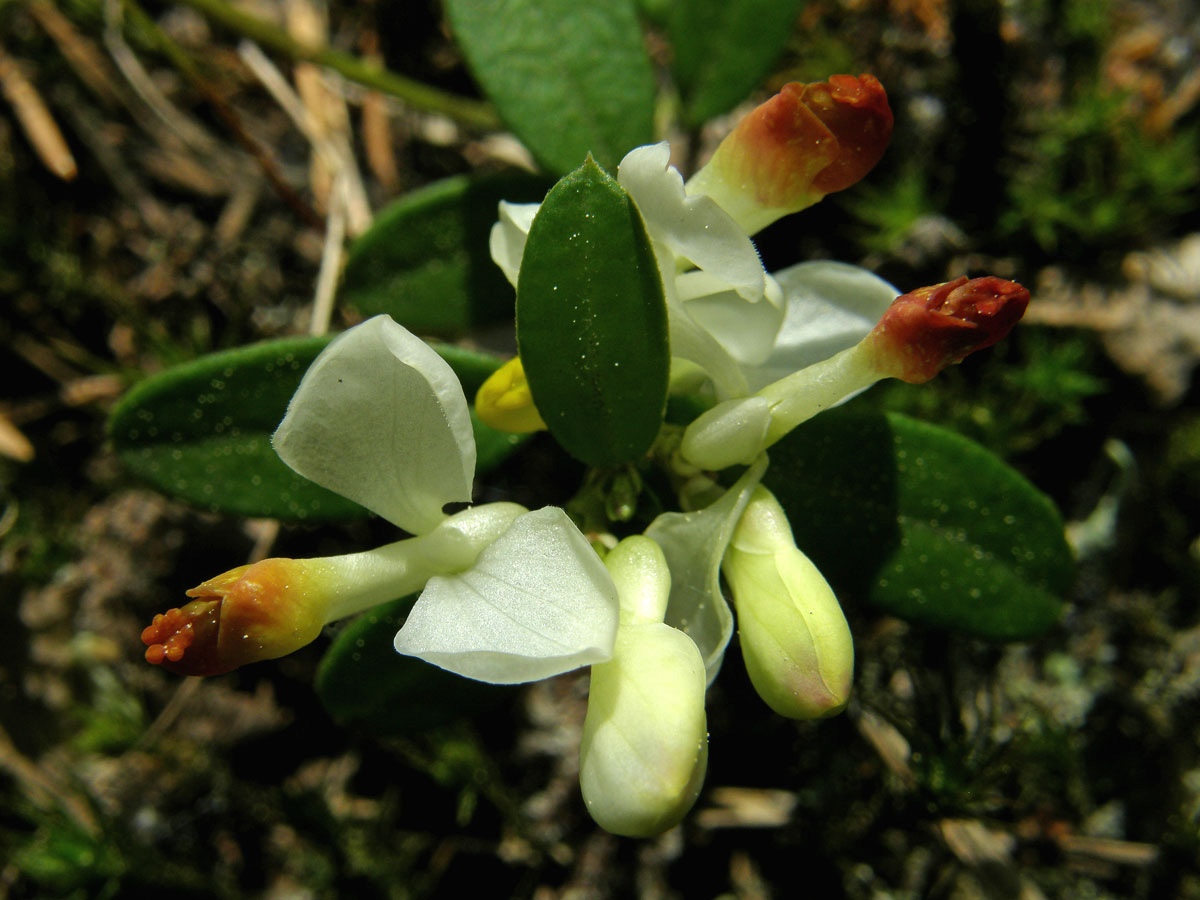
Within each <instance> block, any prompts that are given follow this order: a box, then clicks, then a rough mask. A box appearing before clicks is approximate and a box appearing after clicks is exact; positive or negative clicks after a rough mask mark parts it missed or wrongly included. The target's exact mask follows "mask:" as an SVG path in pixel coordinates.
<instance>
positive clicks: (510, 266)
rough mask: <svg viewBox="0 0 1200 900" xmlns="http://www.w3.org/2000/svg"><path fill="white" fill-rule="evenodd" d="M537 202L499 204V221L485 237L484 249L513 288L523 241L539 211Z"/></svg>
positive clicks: (522, 253)
mask: <svg viewBox="0 0 1200 900" xmlns="http://www.w3.org/2000/svg"><path fill="white" fill-rule="evenodd" d="M541 206H542V205H541V204H540V203H509V202H508V201H507V200H501V201H500V221H498V222H497V223H496V224H495V225H493V226H492V231H491V234H490V235H489V236H488V249H489V250H490V251H491V253H492V260H493V261H494V262H495V263H496V265H498V266H499V267H500V268H501V270H503V272H504V277H505V278H507V279H508V282H509V284H511V285H512V286H513V287H516V286H517V275H518V273H519V272H520V271H521V257H522V256H523V255H524V254H525V240H526V238H528V237H529V228H530V226H531V225H533V217H534V216H536V215H537V212H538V210H539V209H541Z"/></svg>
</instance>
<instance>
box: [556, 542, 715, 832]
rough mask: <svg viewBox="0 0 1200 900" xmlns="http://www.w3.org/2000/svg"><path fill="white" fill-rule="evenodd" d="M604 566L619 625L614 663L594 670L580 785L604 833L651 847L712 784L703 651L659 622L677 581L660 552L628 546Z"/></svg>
mask: <svg viewBox="0 0 1200 900" xmlns="http://www.w3.org/2000/svg"><path fill="white" fill-rule="evenodd" d="M605 565H607V566H609V570H610V572H611V573H612V576H613V581H614V582H615V583H616V585H617V588H618V593H619V595H620V598H621V623H620V625H619V626H618V628H617V640H616V645H615V646H614V648H613V656H612V659H611V660H609V661H608V662H606V663H601V664H598V665H594V666H592V678H591V693H590V695H589V697H588V712H587V719H586V721H585V722H584V725H583V740H582V743H581V745H580V751H579V784H580V787H581V789H582V791H583V799H584V802H585V803H586V804H587V808H588V812H589V813H591V815H592V818H593V819H595V820H596V822H597V823H598V824H599V825H600V826H601V827H603V828H605V829H606V830H608V831H611V832H612V833H613V834H620V835H624V836H626V837H650V836H653V835H656V834H660V833H661V832H663V831H666V830H667V829H668V828H671V827H673V826H674V825H676V824H678V823H679V821H680V820H681V819H682V818H683V817H684V816H685V815H686V814H687V812H688V810H690V809H691V808H692V804H694V803H695V802H696V797H697V796H698V795H699V793H700V787H701V785H702V784H703V783H704V771H705V767H706V765H707V761H708V731H707V723H706V720H705V715H704V691H705V687H706V681H707V679H706V676H705V671H704V661H703V659H702V658H701V656H700V651H699V649H698V648H697V647H696V644H695V642H693V641H692V639H691V638H689V637H688V636H687V635H685V634H684V633H683V632H682V631H678V630H676V629H674V628H672V627H671V626H669V625H665V624H663V622H662V621H661V619H662V609H663V607H665V602H664V601H665V599H666V596H667V594H668V593H669V590H670V573H669V570H668V569H667V564H666V559H665V557H664V556H663V553H662V551H661V550H660V549H659V547H658V545H657V544H655V543H654V542H653V541H651V540H650V539H649V538H646V537H641V536H637V537H633V538H626V539H625V540H624V541H622V542H621V543H620V544H619V545H618V546H617V548H616V549H615V550H613V551H612V553H610V554H609V555H608V557H606V559H605ZM655 615H657V618H658V621H654V619H653V617H654V616H655Z"/></svg>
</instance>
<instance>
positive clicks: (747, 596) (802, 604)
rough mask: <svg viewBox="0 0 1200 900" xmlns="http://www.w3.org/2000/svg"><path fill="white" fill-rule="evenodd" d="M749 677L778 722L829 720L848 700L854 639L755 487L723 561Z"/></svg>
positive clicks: (780, 515)
mask: <svg viewBox="0 0 1200 900" xmlns="http://www.w3.org/2000/svg"><path fill="white" fill-rule="evenodd" d="M722 571H723V572H724V574H725V580H726V581H727V582H728V583H729V587H730V590H731V591H732V593H733V603H734V608H735V609H736V611H737V619H738V636H739V639H740V642H741V646H742V657H743V658H744V659H745V662H746V671H747V672H748V673H749V674H750V680H751V681H752V682H753V683H754V688H755V690H756V691H758V694H759V696H760V697H762V698H763V700H764V701H766V703H767V705H768V706H770V707H771V708H772V709H773V710H775V711H776V712H777V713H779V714H780V715H782V716H787V717H788V718H792V719H813V718H821V717H824V716H831V715H834V714H836V713H838V712H841V710H842V709H843V708H844V707H845V705H846V702H847V701H848V700H849V699H850V687H851V682H852V680H853V676H854V641H853V639H852V638H851V636H850V627H849V625H847V624H846V617H845V616H844V615H843V614H842V609H841V606H839V605H838V601H837V598H836V597H835V596H834V594H833V591H832V590H831V589H830V587H829V584H828V582H826V581H825V579H824V578H823V577H822V576H821V573H820V572H819V571H818V570H817V567H816V566H814V565H813V564H812V562H810V561H809V559H808V557H807V556H805V555H804V554H803V553H801V552H800V550H799V549H798V548H797V547H796V544H795V541H794V540H793V538H792V529H791V526H790V525H789V524H788V521H787V516H786V515H785V514H784V511H783V508H782V507H781V506H780V505H779V502H778V501H777V500H776V499H775V497H774V496H772V494H771V492H770V491H768V490H767V489H766V488H764V487H761V486H760V487H758V488H756V489H755V492H754V494H753V496H752V497H751V498H750V502H749V503H748V504H747V506H746V510H745V512H743V513H742V518H741V519H740V520H739V522H738V525H737V528H736V529H735V530H734V533H733V539H732V540H731V541H730V542H729V548H728V550H726V552H725V559H724V561H723V563H722Z"/></svg>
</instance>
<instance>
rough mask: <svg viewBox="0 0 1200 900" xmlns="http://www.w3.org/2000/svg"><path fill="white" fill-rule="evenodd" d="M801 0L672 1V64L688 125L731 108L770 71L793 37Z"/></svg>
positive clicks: (669, 23)
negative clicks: (673, 53)
mask: <svg viewBox="0 0 1200 900" xmlns="http://www.w3.org/2000/svg"><path fill="white" fill-rule="evenodd" d="M801 2H802V0H688V2H686V3H674V4H672V5H671V8H670V13H669V15H668V18H667V30H668V32H669V33H670V36H671V44H672V46H673V47H674V50H675V56H674V59H673V60H672V63H671V68H672V70H673V71H674V73H675V79H676V81H678V83H679V89H680V93H682V94H683V100H684V104H683V107H684V118H685V119H686V121H687V123H688V124H689V125H694V126H695V125H701V124H703V123H704V122H706V121H708V120H709V119H711V118H712V117H713V116H717V115H720V114H721V113H723V112H726V111H727V110H729V109H731V108H733V107H734V106H735V105H737V104H738V103H740V102H741V101H742V100H744V99H745V98H746V95H747V94H749V93H750V91H752V90H754V88H756V87H758V85H759V84H760V83H761V82H762V80H763V79H764V78H766V76H767V75H769V74H770V73H771V72H772V70H773V68H774V65H775V61H776V60H777V59H778V58H779V54H780V53H781V52H782V51H783V48H784V47H785V46H786V45H787V42H788V40H789V39H790V38H791V36H792V30H793V26H794V24H795V21H796V14H797V11H798V10H799V8H800V4H801Z"/></svg>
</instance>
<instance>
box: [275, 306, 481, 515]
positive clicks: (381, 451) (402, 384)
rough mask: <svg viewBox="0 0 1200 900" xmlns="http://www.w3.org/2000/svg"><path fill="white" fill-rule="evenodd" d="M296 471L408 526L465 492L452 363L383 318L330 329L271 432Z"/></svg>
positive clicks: (460, 400)
mask: <svg viewBox="0 0 1200 900" xmlns="http://www.w3.org/2000/svg"><path fill="white" fill-rule="evenodd" d="M272 443H273V444H274V446H275V451H276V452H277V453H278V454H279V457H280V458H281V459H282V460H283V461H284V462H285V463H287V464H288V465H289V466H291V467H292V468H293V469H294V470H295V471H297V472H299V473H300V474H301V475H303V476H304V477H305V478H308V479H311V480H312V481H315V482H316V483H317V484H319V485H321V486H322V487H325V488H328V489H329V490H331V491H336V492H337V493H339V494H341V495H342V496H344V497H349V498H350V499H351V500H354V501H355V502H357V503H361V504H362V505H363V506H365V507H366V508H367V509H369V510H371V511H372V512H375V513H378V514H379V515H381V516H383V518H385V519H387V520H388V521H389V522H392V523H393V524H395V525H398V526H400V527H401V528H403V529H404V530H406V531H409V532H412V533H413V534H423V533H425V532H427V531H429V530H430V529H432V528H434V527H436V526H437V525H438V523H439V522H441V521H442V520H443V519H445V518H446V516H445V514H444V513H443V512H442V507H443V506H445V505H446V504H447V503H450V502H453V501H463V500H470V499H471V480H472V477H473V476H474V473H475V437H474V435H473V433H472V431H471V417H470V414H469V413H468V411H467V400H466V397H464V396H463V391H462V386H461V385H460V384H459V381H458V378H457V376H456V375H455V374H454V370H453V369H451V368H450V366H449V365H447V363H446V362H445V360H443V359H442V358H441V357H440V356H438V355H437V353H435V352H434V351H433V349H432V348H431V347H429V345H428V344H426V343H424V342H423V341H421V340H420V339H419V338H417V337H415V336H414V335H412V334H411V333H410V332H409V331H408V330H407V329H405V328H402V327H401V326H399V325H397V324H396V323H395V322H393V321H392V320H391V319H389V318H388V317H387V316H376V317H375V318H373V319H368V320H367V321H366V322H363V323H362V324H361V325H357V326H355V327H354V328H351V329H350V330H348V331H346V332H345V333H344V334H341V335H339V336H338V337H337V338H335V339H334V340H333V342H332V343H331V344H330V345H329V346H328V347H326V348H325V350H324V351H323V352H322V353H321V355H320V356H318V357H317V358H316V359H315V360H314V361H313V364H312V365H311V366H310V367H309V369H308V372H307V373H306V374H305V376H304V378H303V380H302V381H301V382H300V387H299V388H297V389H296V393H295V394H294V395H293V396H292V400H291V402H290V403H289V404H288V411H287V415H286V416H284V418H283V421H282V422H281V423H280V425H279V428H278V429H276V431H275V435H274V437H273V438H272Z"/></svg>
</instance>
